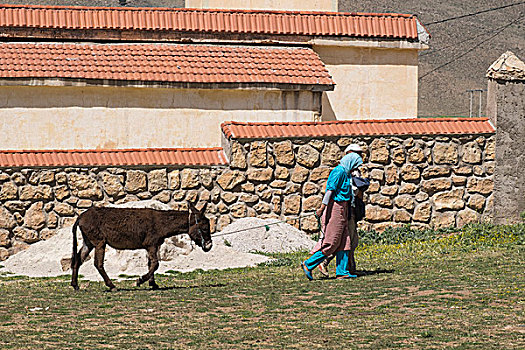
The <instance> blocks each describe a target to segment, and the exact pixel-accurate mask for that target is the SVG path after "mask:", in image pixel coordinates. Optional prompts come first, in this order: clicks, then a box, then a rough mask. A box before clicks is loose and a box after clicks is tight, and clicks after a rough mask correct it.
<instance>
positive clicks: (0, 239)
mask: <svg viewBox="0 0 525 350" xmlns="http://www.w3.org/2000/svg"><path fill="white" fill-rule="evenodd" d="M10 244H11V237H10V233H9V231H8V230H6V229H0V246H2V247H8V246H9V245H10Z"/></svg>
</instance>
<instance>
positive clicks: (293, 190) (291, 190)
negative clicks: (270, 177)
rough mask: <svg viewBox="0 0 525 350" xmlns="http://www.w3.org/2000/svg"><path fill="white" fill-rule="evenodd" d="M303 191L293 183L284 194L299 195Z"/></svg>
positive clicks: (287, 186)
mask: <svg viewBox="0 0 525 350" xmlns="http://www.w3.org/2000/svg"><path fill="white" fill-rule="evenodd" d="M300 191H301V185H298V184H294V183H291V184H289V185H286V188H285V189H284V194H285V195H287V194H295V193H299V192H300Z"/></svg>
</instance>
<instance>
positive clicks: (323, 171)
mask: <svg viewBox="0 0 525 350" xmlns="http://www.w3.org/2000/svg"><path fill="white" fill-rule="evenodd" d="M330 171H331V169H330V168H315V169H314V170H312V172H311V174H310V181H313V182H317V181H320V180H326V179H328V176H329V175H330Z"/></svg>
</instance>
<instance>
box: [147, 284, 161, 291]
mask: <svg viewBox="0 0 525 350" xmlns="http://www.w3.org/2000/svg"><path fill="white" fill-rule="evenodd" d="M149 286H150V287H151V289H152V290H157V289H159V285H158V284H157V283H153V284H152V283H150V284H149Z"/></svg>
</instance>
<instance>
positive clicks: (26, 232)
mask: <svg viewBox="0 0 525 350" xmlns="http://www.w3.org/2000/svg"><path fill="white" fill-rule="evenodd" d="M13 235H14V236H15V238H17V239H19V240H21V241H22V242H25V243H35V242H38V241H39V238H38V232H37V231H35V230H32V229H30V228H26V227H16V228H15V229H14V230H13Z"/></svg>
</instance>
